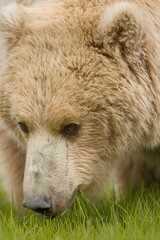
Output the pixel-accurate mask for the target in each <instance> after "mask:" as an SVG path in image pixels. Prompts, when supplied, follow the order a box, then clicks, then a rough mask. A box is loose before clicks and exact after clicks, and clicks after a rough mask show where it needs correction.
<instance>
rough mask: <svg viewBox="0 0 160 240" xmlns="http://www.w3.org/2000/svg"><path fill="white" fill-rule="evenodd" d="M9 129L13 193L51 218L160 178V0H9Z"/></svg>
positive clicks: (4, 58) (7, 165)
mask: <svg viewBox="0 0 160 240" xmlns="http://www.w3.org/2000/svg"><path fill="white" fill-rule="evenodd" d="M0 129H1V130H0V131H1V135H0V157H1V169H3V174H4V179H5V180H6V182H7V185H6V189H8V190H7V191H8V192H9V194H10V196H12V197H13V199H14V201H15V203H16V204H22V201H23V198H25V199H28V200H27V201H29V199H32V200H33V199H34V203H33V201H32V200H30V201H32V203H28V202H27V204H26V203H24V202H25V201H23V205H24V206H27V207H28V208H31V209H32V210H35V208H34V207H33V205H34V204H36V202H35V199H37V198H36V197H37V196H45V197H47V198H49V199H51V202H52V211H50V212H49V213H48V214H49V216H56V215H57V214H59V213H60V212H62V211H64V210H65V209H66V208H67V207H69V206H70V205H71V203H72V202H73V199H74V196H75V194H76V192H77V190H78V189H79V187H80V188H81V189H82V190H83V191H84V192H85V194H86V195H87V196H88V197H89V198H90V199H96V198H98V197H100V195H101V193H102V192H103V188H104V187H105V186H106V184H108V183H109V179H110V178H112V177H113V178H114V184H115V186H116V188H117V190H118V191H119V192H120V193H124V192H126V190H127V189H129V188H132V189H133V190H136V189H137V188H138V187H139V186H140V185H141V184H142V183H143V184H146V185H148V184H150V183H152V182H153V181H156V182H159V181H160V154H159V151H160V150H159V149H160V148H159V145H160V3H159V1H158V0H152V1H150V0H128V1H123V0H122V1H119V0H90V1H88V0H33V1H25V0H24V1H21V0H17V1H14V2H13V1H12V3H10V1H3V2H2V4H1V6H0ZM53 206H54V207H53Z"/></svg>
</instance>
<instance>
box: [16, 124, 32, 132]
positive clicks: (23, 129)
mask: <svg viewBox="0 0 160 240" xmlns="http://www.w3.org/2000/svg"><path fill="white" fill-rule="evenodd" d="M18 125H19V126H20V128H21V130H22V131H23V132H25V133H29V130H28V128H27V126H26V124H25V123H22V122H19V123H18Z"/></svg>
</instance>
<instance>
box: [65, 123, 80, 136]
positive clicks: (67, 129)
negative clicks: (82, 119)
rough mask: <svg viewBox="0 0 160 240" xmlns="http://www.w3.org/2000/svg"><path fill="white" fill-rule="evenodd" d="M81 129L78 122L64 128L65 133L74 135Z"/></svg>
mask: <svg viewBox="0 0 160 240" xmlns="http://www.w3.org/2000/svg"><path fill="white" fill-rule="evenodd" d="M79 129H80V125H78V124H76V123H71V124H69V125H67V126H66V127H65V128H64V129H63V134H64V135H74V134H76V133H77V132H78V131H79Z"/></svg>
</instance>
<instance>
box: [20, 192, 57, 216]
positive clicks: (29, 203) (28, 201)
mask: <svg viewBox="0 0 160 240" xmlns="http://www.w3.org/2000/svg"><path fill="white" fill-rule="evenodd" d="M23 207H25V208H29V209H31V210H33V211H35V212H38V213H41V214H44V215H49V214H50V213H51V212H52V200H51V198H49V197H46V196H32V197H31V196H24V199H23Z"/></svg>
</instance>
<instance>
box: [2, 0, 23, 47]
mask: <svg viewBox="0 0 160 240" xmlns="http://www.w3.org/2000/svg"><path fill="white" fill-rule="evenodd" d="M23 25H24V11H23V7H22V6H20V5H18V4H16V3H11V4H9V5H5V6H1V7H0V38H1V40H2V39H3V41H5V42H7V43H8V44H10V45H12V44H14V43H15V42H16V41H17V40H18V38H19V37H20V35H21V32H22V28H23Z"/></svg>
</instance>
